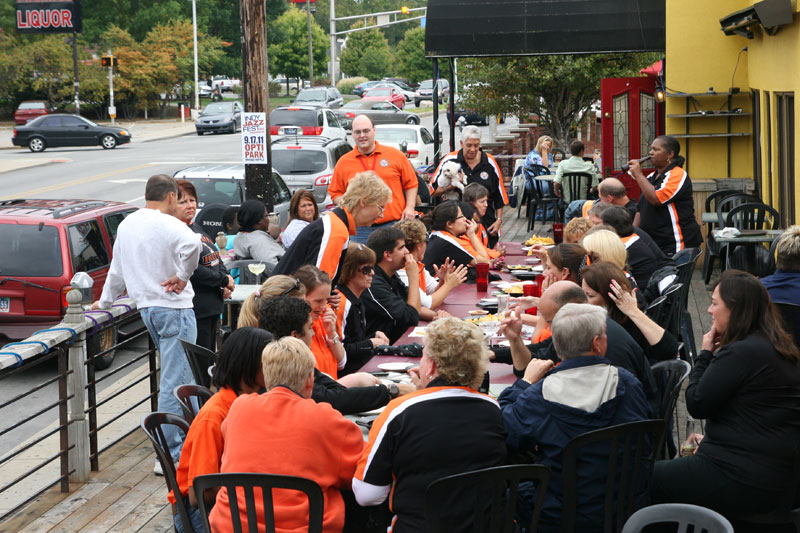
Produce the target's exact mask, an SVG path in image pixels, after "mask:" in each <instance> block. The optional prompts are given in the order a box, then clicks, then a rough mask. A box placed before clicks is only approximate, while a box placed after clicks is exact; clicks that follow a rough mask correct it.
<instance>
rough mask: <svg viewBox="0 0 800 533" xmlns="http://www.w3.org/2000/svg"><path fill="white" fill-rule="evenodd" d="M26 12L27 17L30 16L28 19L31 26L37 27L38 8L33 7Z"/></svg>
mask: <svg viewBox="0 0 800 533" xmlns="http://www.w3.org/2000/svg"><path fill="white" fill-rule="evenodd" d="M28 13H29V15H28V18H30V21H31V28H38V27H39V10H38V9H34V10H32V11H28Z"/></svg>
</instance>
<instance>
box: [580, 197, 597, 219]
mask: <svg viewBox="0 0 800 533" xmlns="http://www.w3.org/2000/svg"><path fill="white" fill-rule="evenodd" d="M593 205H594V200H586V201H585V202H584V203H583V207H581V216H582V217H583V218H588V217H589V209H591V208H592V206H593Z"/></svg>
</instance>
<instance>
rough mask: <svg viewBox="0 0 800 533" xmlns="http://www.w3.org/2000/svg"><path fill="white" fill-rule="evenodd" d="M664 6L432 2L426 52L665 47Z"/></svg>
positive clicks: (644, 1) (546, 0) (522, 0)
mask: <svg viewBox="0 0 800 533" xmlns="http://www.w3.org/2000/svg"><path fill="white" fill-rule="evenodd" d="M664 6H665V0H428V12H427V18H426V23H425V25H426V31H425V55H426V56H428V57H480V56H513V55H549V54H588V53H604V52H656V51H663V50H664V48H665V25H666V23H665V14H664V9H665V7H664Z"/></svg>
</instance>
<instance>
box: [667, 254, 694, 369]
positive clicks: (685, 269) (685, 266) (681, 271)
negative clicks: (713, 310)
mask: <svg viewBox="0 0 800 533" xmlns="http://www.w3.org/2000/svg"><path fill="white" fill-rule="evenodd" d="M700 254H701V250H700V248H686V249H684V250H681V251H680V252H678V253H676V254H675V255H673V256H672V258H673V259H674V260H675V263H677V265H678V266H677V268H678V278H677V279H676V280H675V281H677V282H678V283H681V284H682V285H683V287H681V318H680V329H679V336H678V337H676V338H678V341H680V342H682V343H683V346H684V347H685V348H686V350H688V353H684V354H683V356H684V359H685V360H686V361H689V362H693V361H694V357H695V355H697V345H696V344H695V342H694V328H693V327H692V315H691V314H690V313H689V291H690V290H691V288H692V275H694V271H695V268H696V267H697V258H698V257H700Z"/></svg>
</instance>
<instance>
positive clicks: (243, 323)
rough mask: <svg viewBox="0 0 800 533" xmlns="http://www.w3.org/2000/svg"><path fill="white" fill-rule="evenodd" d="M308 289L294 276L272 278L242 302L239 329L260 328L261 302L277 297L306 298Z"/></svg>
mask: <svg viewBox="0 0 800 533" xmlns="http://www.w3.org/2000/svg"><path fill="white" fill-rule="evenodd" d="M305 295H306V288H305V287H304V286H303V284H302V283H300V282H299V281H298V280H297V279H296V278H293V277H292V276H284V275H280V274H278V275H275V276H270V277H269V278H267V280H266V281H265V282H264V283H262V284H261V286H260V287H259V288H258V289H256V290H255V291H253V293H252V294H250V295H249V296H248V297H247V298H245V299H244V302H242V308H241V309H240V311H239V319H238V320H237V321H236V327H237V328H245V327H252V328H257V327H258V308H259V306H260V305H261V302H263V301H264V300H266V299H268V298H273V297H275V296H292V297H294V298H304V297H305Z"/></svg>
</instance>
